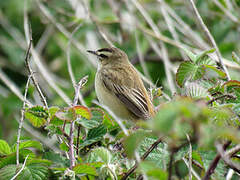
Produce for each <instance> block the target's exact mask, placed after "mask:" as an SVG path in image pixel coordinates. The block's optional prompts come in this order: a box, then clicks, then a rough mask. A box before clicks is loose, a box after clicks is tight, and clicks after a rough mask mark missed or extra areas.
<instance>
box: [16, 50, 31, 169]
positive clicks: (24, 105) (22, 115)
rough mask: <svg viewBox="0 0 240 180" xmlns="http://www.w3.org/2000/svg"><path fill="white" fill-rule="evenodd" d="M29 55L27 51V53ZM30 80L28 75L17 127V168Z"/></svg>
mask: <svg viewBox="0 0 240 180" xmlns="http://www.w3.org/2000/svg"><path fill="white" fill-rule="evenodd" d="M28 53H29V51H28ZM28 57H29V56H28V55H27V56H26V58H28ZM30 78H31V75H29V77H28V80H27V84H26V87H25V92H24V101H23V107H22V110H21V119H20V121H19V126H18V134H17V142H16V144H17V146H16V164H17V166H18V165H19V145H20V137H21V130H22V125H23V121H24V113H25V108H26V99H27V92H28V87H29V82H30Z"/></svg>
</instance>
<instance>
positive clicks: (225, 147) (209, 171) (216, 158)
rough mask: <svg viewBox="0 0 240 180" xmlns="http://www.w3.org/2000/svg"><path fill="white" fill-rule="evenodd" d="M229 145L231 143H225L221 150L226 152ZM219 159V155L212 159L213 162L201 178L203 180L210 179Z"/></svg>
mask: <svg viewBox="0 0 240 180" xmlns="http://www.w3.org/2000/svg"><path fill="white" fill-rule="evenodd" d="M230 144H231V141H227V142H226V143H225V144H224V145H223V149H224V150H226V149H227V147H228V146H229V145H230ZM220 159H221V155H220V154H219V153H218V154H217V155H216V156H215V158H214V159H213V161H212V162H211V164H210V165H209V167H208V169H207V171H206V174H205V176H204V177H203V180H208V179H210V176H211V175H212V174H213V173H214V170H215V169H216V167H217V165H218V162H219V160H220Z"/></svg>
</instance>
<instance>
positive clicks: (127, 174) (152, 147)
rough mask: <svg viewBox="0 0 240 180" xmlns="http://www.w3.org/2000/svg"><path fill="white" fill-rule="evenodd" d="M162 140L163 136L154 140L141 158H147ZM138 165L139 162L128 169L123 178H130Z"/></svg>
mask: <svg viewBox="0 0 240 180" xmlns="http://www.w3.org/2000/svg"><path fill="white" fill-rule="evenodd" d="M160 142H162V137H160V138H159V139H158V140H157V141H156V142H154V143H153V144H152V145H151V147H150V148H149V149H148V150H147V151H146V152H145V153H144V154H143V156H142V157H141V160H142V161H143V160H145V159H146V158H147V157H148V155H149V154H150V153H151V152H152V151H153V150H154V149H155V148H157V146H158V144H159V143H160ZM137 167H138V163H135V165H134V166H133V167H132V168H131V169H129V170H128V172H127V173H126V174H125V175H124V176H123V177H122V179H121V180H126V179H127V178H128V176H130V175H131V174H132V173H133V172H134V171H135V170H136V169H137Z"/></svg>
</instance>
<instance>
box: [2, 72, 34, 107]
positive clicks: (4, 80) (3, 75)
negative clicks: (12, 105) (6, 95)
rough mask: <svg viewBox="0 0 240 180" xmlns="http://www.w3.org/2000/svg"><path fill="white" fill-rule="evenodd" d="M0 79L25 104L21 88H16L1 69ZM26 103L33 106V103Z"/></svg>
mask: <svg viewBox="0 0 240 180" xmlns="http://www.w3.org/2000/svg"><path fill="white" fill-rule="evenodd" d="M0 79H1V80H2V81H3V83H4V84H5V85H6V86H7V87H8V88H9V89H10V90H11V91H12V92H13V93H14V94H15V95H16V96H17V97H18V98H19V99H20V100H21V101H22V102H24V96H23V95H22V94H21V91H20V90H19V88H18V87H17V86H16V84H15V83H14V82H13V81H11V80H10V79H9V78H8V77H7V75H6V74H5V73H4V72H3V71H2V69H1V68H0ZM26 103H27V104H28V105H32V104H31V102H29V101H28V100H26Z"/></svg>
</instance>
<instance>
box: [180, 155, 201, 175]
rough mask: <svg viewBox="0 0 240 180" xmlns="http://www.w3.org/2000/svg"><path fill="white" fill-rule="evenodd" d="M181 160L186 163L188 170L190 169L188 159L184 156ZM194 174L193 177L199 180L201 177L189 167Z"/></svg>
mask: <svg viewBox="0 0 240 180" xmlns="http://www.w3.org/2000/svg"><path fill="white" fill-rule="evenodd" d="M182 160H183V161H184V163H185V164H186V166H187V167H188V168H189V170H190V166H189V161H187V159H185V158H182ZM190 172H191V173H192V174H193V175H194V176H195V178H196V179H197V180H201V178H200V176H199V175H198V174H197V172H196V171H195V170H194V169H193V168H191V171H190ZM189 179H190V177H189Z"/></svg>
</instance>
